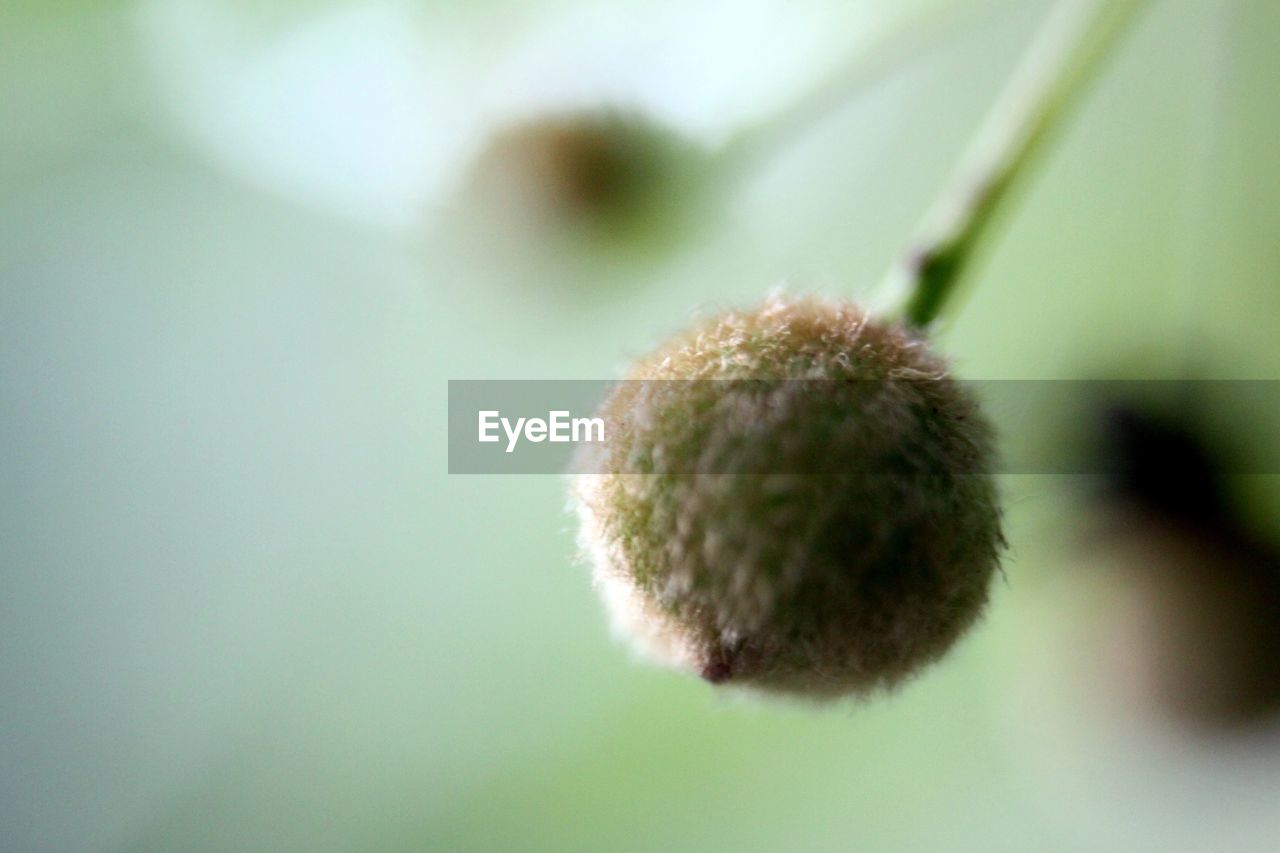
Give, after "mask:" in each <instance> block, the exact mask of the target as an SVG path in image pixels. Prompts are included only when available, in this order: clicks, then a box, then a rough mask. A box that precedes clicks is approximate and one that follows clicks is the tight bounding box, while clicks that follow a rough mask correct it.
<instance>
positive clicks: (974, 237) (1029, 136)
mask: <svg viewBox="0 0 1280 853" xmlns="http://www.w3.org/2000/svg"><path fill="white" fill-rule="evenodd" d="M1143 2H1144V0H1062V2H1061V3H1060V4H1059V6H1058V7H1057V8H1056V9H1055V10H1054V11H1053V13H1052V14H1051V16H1050V17H1049V19H1048V20H1047V21H1046V22H1045V24H1044V27H1043V30H1042V31H1041V33H1040V35H1038V36H1037V37H1036V40H1035V43H1034V44H1033V45H1032V46H1031V48H1030V50H1029V51H1028V53H1027V56H1026V58H1025V59H1024V60H1023V65H1022V66H1021V67H1020V68H1019V69H1018V70H1017V72H1016V73H1015V74H1014V76H1013V78H1012V80H1011V81H1010V84H1009V85H1008V87H1007V88H1006V90H1005V91H1004V93H1003V94H1002V95H1001V97H1000V98H999V100H998V101H997V102H996V104H995V106H994V107H993V108H992V110H991V113H990V114H989V115H988V117H987V118H986V120H985V121H984V122H983V124H982V126H981V127H980V128H979V131H978V134H977V136H976V137H975V138H974V140H973V143H972V145H971V147H970V148H969V150H968V151H967V153H966V154H965V156H964V157H963V159H962V161H961V163H960V167H959V169H958V170H957V172H956V173H955V175H954V176H953V179H952V181H951V182H950V184H949V185H948V187H947V188H946V189H945V191H944V192H943V194H942V196H941V197H940V199H939V200H938V202H937V204H936V205H935V206H934V208H933V209H932V210H930V211H929V213H928V215H927V216H926V217H925V222H924V227H923V228H922V229H921V232H920V234H919V236H918V237H917V238H916V240H915V242H914V243H913V244H912V245H913V248H912V250H911V251H910V252H909V253H908V255H907V256H906V257H905V258H904V259H903V260H902V261H901V262H900V263H899V264H897V265H895V267H894V268H893V269H892V270H891V271H890V273H889V276H888V280H887V281H886V283H885V289H886V292H887V293H889V294H890V295H891V297H892V298H894V299H895V301H896V302H897V304H898V305H900V306H901V307H900V308H899V309H898V310H899V312H900V314H901V317H902V319H903V320H905V321H906V322H907V323H909V324H910V325H913V326H916V327H918V328H925V327H927V326H928V325H929V324H931V323H932V322H933V321H934V320H936V319H937V317H938V316H939V314H940V313H941V311H942V309H943V307H944V305H945V304H946V301H947V299H948V298H949V297H950V296H951V295H952V294H953V293H954V292H955V290H956V285H957V284H958V283H959V282H960V280H961V279H962V277H963V274H964V272H965V270H966V269H967V267H968V262H969V261H970V259H971V258H972V256H973V254H974V252H975V251H976V250H977V249H978V248H979V247H980V246H981V245H982V244H983V241H984V239H985V238H986V237H987V236H988V235H989V234H990V232H991V227H990V226H991V223H992V222H993V221H994V220H995V219H996V218H997V216H998V214H999V213H1000V212H1001V210H1002V209H1003V207H1004V202H1005V201H1006V200H1007V199H1008V198H1009V196H1010V190H1011V189H1012V188H1013V186H1014V185H1015V184H1016V183H1017V181H1018V179H1019V178H1020V177H1021V176H1022V175H1024V174H1025V173H1026V167H1027V164H1028V163H1030V162H1031V161H1032V160H1034V157H1035V154H1036V153H1037V152H1038V151H1039V150H1040V148H1041V147H1042V146H1043V143H1044V142H1045V140H1046V138H1048V137H1049V136H1050V135H1051V133H1052V131H1053V130H1054V129H1055V128H1057V127H1058V126H1059V125H1060V124H1061V122H1062V119H1063V118H1064V117H1065V116H1066V114H1067V113H1068V112H1070V108H1071V106H1072V105H1073V104H1074V103H1075V101H1076V100H1077V99H1078V96H1079V95H1080V94H1081V92H1082V91H1083V90H1084V89H1085V88H1086V85H1087V83H1088V81H1089V80H1090V79H1091V77H1092V75H1093V72H1094V71H1096V70H1097V68H1098V66H1099V65H1100V64H1101V60H1102V59H1103V58H1104V57H1105V56H1106V55H1107V54H1108V52H1109V50H1110V48H1111V47H1112V46H1113V45H1114V43H1115V42H1116V41H1117V40H1118V39H1119V37H1120V36H1121V34H1122V33H1123V32H1124V30H1125V28H1126V26H1127V24H1128V23H1129V22H1130V21H1132V20H1133V18H1134V17H1135V15H1136V12H1137V11H1138V9H1139V8H1140V7H1141V6H1142V4H1143Z"/></svg>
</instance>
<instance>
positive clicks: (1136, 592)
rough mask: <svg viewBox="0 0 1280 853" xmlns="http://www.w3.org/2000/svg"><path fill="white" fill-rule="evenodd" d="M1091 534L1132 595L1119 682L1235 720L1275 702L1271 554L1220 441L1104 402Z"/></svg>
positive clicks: (1214, 718)
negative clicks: (1247, 512) (1241, 503)
mask: <svg viewBox="0 0 1280 853" xmlns="http://www.w3.org/2000/svg"><path fill="white" fill-rule="evenodd" d="M1103 444H1104V447H1103V453H1104V456H1105V460H1106V462H1107V463H1108V471H1109V476H1108V486H1107V489H1106V491H1105V493H1104V494H1103V495H1102V496H1101V500H1100V501H1099V508H1100V509H1101V523H1100V524H1099V526H1098V527H1097V528H1096V531H1095V532H1096V534H1097V536H1096V542H1095V544H1096V545H1097V546H1099V547H1101V548H1104V549H1105V553H1106V555H1107V557H1108V558H1110V559H1109V560H1108V562H1109V563H1112V564H1113V565H1114V566H1115V567H1116V568H1115V571H1116V572H1117V575H1116V577H1115V580H1116V581H1117V582H1118V583H1120V584H1122V585H1123V592H1124V593H1126V596H1125V597H1126V598H1131V603H1132V605H1133V606H1132V607H1131V608H1130V609H1126V610H1124V612H1123V616H1122V617H1121V618H1120V620H1118V622H1121V623H1123V624H1115V625H1113V626H1112V628H1114V630H1113V631H1112V632H1111V633H1112V638H1113V639H1115V638H1120V642H1121V643H1122V644H1123V646H1124V647H1123V648H1122V649H1119V650H1118V651H1119V652H1120V653H1121V654H1120V656H1119V659H1120V660H1122V661H1123V664H1122V665H1121V667H1120V672H1119V673H1118V675H1119V680H1121V681H1124V682H1126V683H1123V684H1120V685H1118V686H1119V687H1121V688H1122V689H1123V690H1125V691H1128V692H1133V691H1135V690H1136V691H1137V692H1138V693H1140V694H1141V695H1142V697H1143V699H1144V700H1146V701H1149V702H1151V703H1152V704H1154V705H1155V706H1156V708H1157V710H1160V711H1162V712H1164V713H1166V714H1168V715H1169V716H1171V717H1172V718H1174V719H1175V720H1177V721H1179V722H1181V723H1184V724H1188V725H1191V726H1194V727H1196V728H1200V729H1205V730H1225V729H1231V730H1235V729H1239V728H1241V727H1247V726H1250V725H1253V724H1257V723H1260V722H1262V721H1265V720H1267V718H1269V717H1271V716H1272V715H1274V714H1275V713H1276V712H1277V711H1278V710H1280V554H1278V553H1277V551H1276V549H1275V547H1274V546H1273V545H1271V544H1269V543H1266V542H1264V541H1263V540H1262V539H1261V538H1260V537H1259V536H1258V535H1257V534H1256V533H1255V532H1254V531H1252V530H1250V529H1249V528H1248V526H1247V524H1246V523H1245V522H1244V521H1243V520H1242V515H1241V513H1240V512H1239V509H1238V507H1236V506H1235V504H1234V502H1233V500H1232V499H1231V496H1230V494H1229V489H1228V488H1227V485H1228V484H1227V483H1226V481H1225V477H1224V475H1223V473H1222V471H1223V463H1222V459H1223V456H1222V453H1221V450H1220V449H1219V448H1215V447H1212V446H1211V443H1210V441H1209V440H1208V439H1207V438H1206V437H1205V436H1204V435H1202V434H1201V433H1200V432H1199V431H1197V430H1196V429H1195V428H1194V427H1193V426H1192V425H1191V424H1190V420H1189V419H1188V418H1185V417H1166V416H1162V415H1159V414H1155V413H1152V412H1150V411H1144V410H1142V409H1138V408H1133V407H1129V406H1117V407H1113V408H1112V409H1111V410H1110V411H1109V412H1107V414H1106V417H1105V427H1104V442H1103Z"/></svg>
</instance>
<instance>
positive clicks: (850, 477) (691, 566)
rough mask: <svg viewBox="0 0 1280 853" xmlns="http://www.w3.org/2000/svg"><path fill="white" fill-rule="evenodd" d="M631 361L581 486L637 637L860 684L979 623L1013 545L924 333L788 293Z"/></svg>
mask: <svg viewBox="0 0 1280 853" xmlns="http://www.w3.org/2000/svg"><path fill="white" fill-rule="evenodd" d="M627 378H628V379H629V380H637V381H629V382H623V383H620V384H619V385H618V386H617V387H616V389H615V390H614V391H613V392H611V394H610V396H609V398H608V399H607V400H606V401H605V402H604V403H603V405H602V406H601V409H600V412H599V413H598V414H599V416H600V417H602V418H604V420H605V422H606V424H607V433H608V435H609V437H610V441H609V446H608V450H607V451H606V452H604V454H603V456H602V458H601V459H599V460H598V461H597V462H596V463H595V464H594V466H593V467H591V468H590V469H589V470H586V471H585V472H583V473H578V474H575V475H574V477H573V481H572V492H573V503H574V505H575V507H576V510H577V513H578V516H579V519H580V523H581V531H580V543H581V548H582V551H583V553H584V555H585V556H586V557H587V558H588V559H589V560H590V561H591V563H592V564H593V567H594V575H595V580H596V583H597V586H598V587H599V589H600V591H601V593H602V595H603V597H604V599H605V602H606V605H607V607H608V609H609V611H610V613H611V616H612V618H613V622H614V625H615V628H616V629H617V630H618V631H619V632H620V633H622V634H624V635H626V636H627V637H629V638H630V639H631V640H633V641H634V643H635V645H636V646H637V648H638V649H639V650H640V651H641V652H642V653H643V654H645V655H646V656H648V657H650V658H652V659H654V660H657V661H659V662H662V663H666V664H669V665H672V666H675V667H677V668H680V669H684V670H687V671H690V672H693V673H695V674H698V675H700V676H701V677H703V678H705V679H706V680H708V681H710V682H713V683H726V684H730V685H739V686H743V687H747V688H754V689H759V690H763V691H768V692H779V693H790V694H797V695H802V696H811V697H817V698H822V697H836V696H841V695H846V694H866V693H869V692H872V691H874V690H876V689H878V688H890V687H893V686H894V685H896V684H898V683H900V682H901V681H902V680H903V679H905V678H906V677H908V676H909V675H911V674H912V673H914V672H915V671H917V670H918V669H919V668H920V667H921V666H923V665H925V664H927V663H929V662H931V661H934V660H936V659H938V658H939V657H941V656H942V655H943V654H944V653H945V652H946V651H947V649H948V648H950V647H951V645H952V644H953V643H954V642H955V640H956V639H957V638H958V637H959V636H960V635H961V634H963V633H964V631H965V630H966V629H967V628H969V627H970V626H971V625H972V624H973V623H974V621H975V620H976V619H977V617H978V616H979V614H980V613H981V611H982V609H983V606H984V604H985V603H986V600H987V591H988V587H989V585H990V580H991V577H992V574H993V573H994V572H995V570H996V568H997V566H998V562H999V556H1000V552H1001V550H1002V548H1003V544H1004V543H1003V538H1002V535H1001V514H1000V509H999V503H998V500H997V493H996V488H995V483H994V478H993V475H992V467H993V458H994V450H993V444H994V440H993V431H992V428H991V426H990V425H989V423H988V422H987V420H986V419H985V418H984V417H983V415H982V413H981V411H980V409H979V407H978V404H977V402H976V401H975V400H974V398H973V397H972V395H971V393H970V391H969V389H967V388H966V387H965V386H963V385H962V384H960V383H957V382H956V381H954V380H952V379H951V378H950V377H949V375H948V371H947V365H946V363H945V362H944V361H943V359H941V358H940V357H939V356H938V355H936V354H935V353H934V352H932V351H931V349H930V348H929V346H928V345H927V344H926V343H925V342H924V341H923V340H922V339H921V338H920V337H918V336H917V334H916V333H914V332H912V331H910V330H908V329H907V328H904V327H902V326H899V325H895V324H889V323H885V322H882V321H879V320H876V319H873V318H872V317H870V316H868V315H867V314H866V313H865V312H864V311H863V310H862V309H861V308H859V307H858V306H856V305H853V304H850V303H833V302H826V301H820V300H817V299H797V298H788V297H783V296H776V297H772V298H770V299H768V300H767V301H765V302H764V304H762V305H760V306H759V307H757V308H756V309H754V310H750V311H734V312H729V313H726V314H723V315H721V316H719V317H715V318H713V319H711V320H709V321H706V322H703V323H700V324H698V325H696V326H695V327H694V328H693V329H691V330H689V331H687V332H685V333H684V334H681V335H679V336H677V337H676V338H674V339H673V340H671V341H669V342H668V343H666V344H665V345H663V346H661V347H660V348H658V349H657V350H656V351H654V352H653V353H651V354H650V355H649V356H647V357H646V358H644V359H641V360H640V361H639V362H638V363H637V364H636V365H635V366H634V368H633V369H632V371H631V373H630V375H629V376H628V377H627ZM689 380H697V381H689Z"/></svg>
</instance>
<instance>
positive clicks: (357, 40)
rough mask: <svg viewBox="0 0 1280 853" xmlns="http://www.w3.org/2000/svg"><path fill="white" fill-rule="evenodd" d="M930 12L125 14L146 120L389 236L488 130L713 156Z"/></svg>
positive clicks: (159, 1)
mask: <svg viewBox="0 0 1280 853" xmlns="http://www.w3.org/2000/svg"><path fill="white" fill-rule="evenodd" d="M930 5H936V0H912V2H910V3H902V4H895V5H890V4H885V3H880V2H862V3H852V4H841V3H835V2H832V0H805V2H802V3H785V2H781V0H748V1H747V2H728V0H697V2H679V3H678V2H674V0H663V2H655V3H646V4H643V5H626V4H621V5H620V4H617V3H608V2H576V3H559V4H550V5H547V6H539V7H533V8H536V11H529V10H524V11H523V12H522V13H516V14H515V21H512V20H509V19H503V18H502V16H488V17H486V16H482V15H478V14H475V13H472V14H466V13H462V12H458V11H457V10H454V11H452V12H445V11H441V10H438V9H435V10H430V11H425V10H424V9H423V8H422V7H420V6H418V5H415V4H409V3H403V2H379V3H359V4H339V5H334V4H325V5H321V6H319V7H316V8H315V9H313V10H310V11H309V13H308V14H297V13H295V14H292V15H290V16H288V17H287V19H286V20H284V21H283V22H281V21H275V22H274V25H273V26H263V24H262V19H263V17H264V16H262V15H255V14H253V13H252V12H251V11H250V10H249V9H248V8H247V7H245V6H241V5H240V4H227V3H218V2H216V0H143V2H141V3H140V4H139V5H138V7H137V10H136V34H137V38H138V40H139V43H140V46H141V48H142V52H143V55H144V56H145V57H146V61H147V65H148V67H149V68H150V69H151V72H152V80H153V85H154V87H155V90H156V92H157V94H158V96H159V100H160V102H161V103H162V104H163V105H164V110H165V112H166V113H167V114H168V115H169V116H171V117H172V119H174V120H175V127H176V128H177V130H178V132H179V134H180V135H181V137H182V138H184V139H185V140H186V141H187V142H188V143H189V144H191V145H193V146H194V147H195V148H196V149H197V150H199V151H201V152H203V154H204V156H206V157H208V158H209V159H210V161H211V162H213V163H215V164H217V165H218V166H219V167H220V168H222V169H225V170H227V172H228V173H230V174H232V175H235V176H236V177H238V178H239V179H242V180H244V181H247V182H248V183H250V184H252V185H254V186H258V187H261V188H263V189H265V190H267V191H270V192H272V193H275V194H278V195H280V196H281V197H284V198H287V199H292V200H295V201H298V202H301V203H305V204H309V205H314V206H316V207H318V208H321V209H324V210H326V211H329V212H332V213H335V214H338V215H340V216H342V217H345V218H350V219H354V220H360V221H365V222H368V223H371V224H373V225H376V226H379V227H387V228H392V229H402V230H403V229H408V228H412V227H415V226H417V225H419V224H420V222H421V217H422V216H423V214H424V212H425V211H429V210H431V209H432V208H434V207H436V206H438V205H439V204H441V203H442V202H443V201H444V200H445V199H447V198H448V197H449V195H450V193H451V192H453V191H455V190H456V189H457V185H458V182H459V180H460V178H461V176H462V175H463V174H464V173H465V167H466V165H467V164H468V162H469V161H470V160H471V158H472V157H474V155H475V154H476V152H477V151H478V150H479V149H481V148H482V147H483V146H484V144H485V142H486V140H487V139H488V137H489V136H490V134H491V133H492V132H493V131H494V130H495V129H497V128H500V127H502V126H504V125H507V124H509V123H512V122H515V121H519V120H521V119H525V118H529V117H532V116H537V115H543V114H547V113H557V112H561V113H562V112H565V111H571V110H578V109H587V108H593V107H609V108H618V109H624V110H633V111H635V112H637V113H639V114H642V115H645V116H646V117H648V118H649V119H651V120H653V121H656V122H658V123H661V124H664V125H666V126H668V127H670V128H671V129H673V130H675V131H677V132H679V133H681V134H683V135H684V136H686V137H687V138H688V139H690V140H691V141H693V142H695V143H699V144H702V145H704V146H706V147H708V148H714V147H716V146H718V145H720V144H722V143H724V142H726V141H727V140H728V139H730V138H731V137H732V136H733V134H734V133H735V131H737V130H739V129H741V128H743V127H745V126H749V125H751V124H752V123H753V122H756V121H761V120H765V119H767V118H768V117H770V116H771V115H773V114H774V113H775V112H777V111H779V110H781V109H783V108H784V107H785V106H786V105H787V104H788V103H789V102H790V101H791V100H792V99H794V98H795V97H796V96H797V94H798V93H800V92H802V91H804V90H805V88H806V87H810V86H814V85H816V84H818V83H819V82H820V81H821V80H822V79H823V78H824V75H826V74H829V73H831V72H832V70H833V69H835V68H836V67H838V66H839V65H840V64H841V63H844V62H846V61H848V60H849V59H851V58H853V57H856V56H857V55H858V54H859V52H860V51H863V50H865V49H866V48H867V47H869V46H870V45H872V44H874V43H875V41H876V40H877V39H878V38H880V37H882V36H883V35H885V33H887V32H888V31H890V30H892V29H893V27H894V26H895V25H899V24H901V23H902V22H903V21H904V20H907V19H909V18H910V16H912V15H916V14H919V13H920V10H921V9H923V8H927V7H928V6H930ZM517 23H518V24H523V25H522V26H519V25H516V24H517ZM161 120H163V115H162V116H161Z"/></svg>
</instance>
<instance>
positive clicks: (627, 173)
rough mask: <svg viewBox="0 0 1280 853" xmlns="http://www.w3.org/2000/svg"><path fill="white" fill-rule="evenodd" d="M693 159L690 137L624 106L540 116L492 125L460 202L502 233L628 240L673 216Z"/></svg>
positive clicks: (539, 240)
mask: <svg viewBox="0 0 1280 853" xmlns="http://www.w3.org/2000/svg"><path fill="white" fill-rule="evenodd" d="M701 163H702V158H700V157H698V156H696V153H695V149H694V148H693V146H691V145H689V144H688V143H685V142H684V141H683V140H681V139H679V138H678V137H677V136H676V135H675V134H673V133H671V132H669V131H666V130H665V129H662V128H660V127H658V126H656V125H654V124H652V123H649V122H647V121H644V120H642V119H640V118H638V117H634V116H631V115H629V114H624V113H620V112H613V111H600V112H587V113H581V114H570V115H564V116H556V117H548V118H541V119H537V120H534V121H531V122H527V123H524V124H518V125H515V126H512V127H510V128H507V129H506V130H503V131H500V132H499V133H497V134H496V135H495V136H494V137H493V139H492V140H491V141H490V143H489V145H488V147H487V148H485V149H484V150H483V151H482V152H481V154H480V155H479V157H478V158H477V159H476V161H475V163H474V164H473V166H472V168H471V172H470V176H469V179H468V184H467V192H466V201H467V203H468V206H469V208H470V209H469V211H467V212H468V213H469V218H471V219H472V220H479V223H478V224H479V225H480V226H481V228H480V230H481V232H482V233H484V234H486V235H487V238H488V239H498V240H500V241H505V242H513V241H515V242H520V241H525V242H531V243H533V244H535V245H537V244H544V243H546V242H548V241H551V242H552V243H554V242H555V241H557V240H562V241H565V242H568V243H571V244H575V245H577V244H579V243H580V242H581V241H583V240H586V241H588V242H590V243H600V242H604V243H610V242H616V241H619V240H626V239H630V238H635V237H639V236H642V235H645V234H652V233H654V232H657V231H658V230H664V229H665V228H667V227H670V226H671V225H672V224H673V220H674V219H675V218H676V217H677V215H678V214H680V213H682V210H681V204H682V203H683V202H686V201H688V200H689V199H690V197H691V196H692V194H693V192H694V190H695V189H696V188H697V187H698V181H697V177H698V173H697V168H696V167H697V166H698V165H699V164H701ZM579 247H580V246H579Z"/></svg>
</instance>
